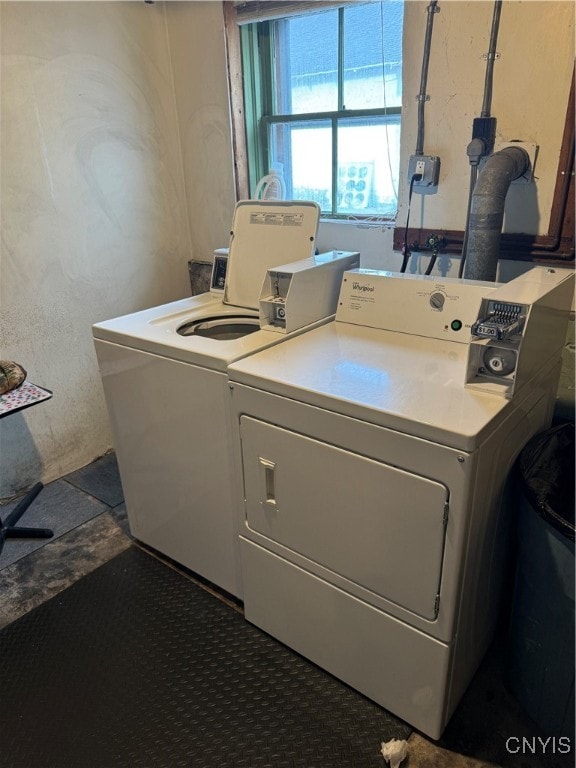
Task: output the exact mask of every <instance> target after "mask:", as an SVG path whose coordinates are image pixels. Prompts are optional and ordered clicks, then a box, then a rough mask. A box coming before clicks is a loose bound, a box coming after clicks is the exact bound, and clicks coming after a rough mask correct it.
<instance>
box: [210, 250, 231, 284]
mask: <svg viewBox="0 0 576 768" xmlns="http://www.w3.org/2000/svg"><path fill="white" fill-rule="evenodd" d="M228 250H229V249H228V248H217V249H216V250H215V251H214V262H213V264H212V276H211V278H210V293H215V294H218V295H220V294H224V288H225V287H226V271H227V269H228Z"/></svg>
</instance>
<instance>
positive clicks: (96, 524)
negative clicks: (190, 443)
mask: <svg viewBox="0 0 576 768" xmlns="http://www.w3.org/2000/svg"><path fill="white" fill-rule="evenodd" d="M55 503H56V504H59V505H60V506H59V514H60V517H65V518H66V520H65V521H64V527H66V526H68V528H69V530H67V531H62V530H55V533H56V537H55V538H54V539H51V540H49V541H47V542H37V541H36V542H17V541H16V540H11V541H9V542H7V544H6V546H5V552H7V553H8V552H10V549H11V548H12V547H29V548H30V549H29V551H28V552H23V551H21V550H18V554H17V558H18V559H15V561H14V562H11V563H10V564H8V565H5V566H3V562H2V560H1V559H0V629H1V627H3V626H6V625H7V624H9V623H10V622H12V621H15V620H16V619H18V618H19V617H20V616H22V615H23V614H24V613H26V612H27V611H30V610H31V609H32V608H34V607H35V606H37V605H39V604H41V603H42V602H43V601H45V600H48V599H49V598H51V597H53V596H54V595H56V594H58V593H59V592H60V591H62V590H64V589H66V587H68V586H70V585H71V584H72V583H74V582H75V581H76V580H78V579H80V578H81V577H82V576H84V575H85V574H87V573H89V572H91V571H92V570H94V569H95V568H97V567H98V566H99V565H102V564H103V563H105V562H107V561H108V560H110V559H111V558H113V557H115V556H116V555H117V554H119V553H120V552H122V551H123V550H124V549H126V548H127V547H129V546H131V545H132V544H134V541H133V539H132V537H131V536H130V532H129V529H128V524H127V517H126V510H125V506H124V504H123V494H122V487H121V483H120V478H119V475H118V469H117V465H116V461H115V457H114V455H113V454H109V455H106V456H104V457H102V458H100V459H98V460H97V461H95V462H93V463H92V464H90V465H88V466H87V467H84V468H82V469H80V470H78V471H76V472H73V473H71V474H70V475H68V476H66V477H64V478H61V479H60V480H58V481H56V482H55V483H51V484H49V485H48V486H47V487H46V488H45V489H44V490H43V491H42V493H41V494H40V496H39V497H38V498H37V500H36V501H35V502H34V505H33V507H31V508H30V510H29V511H28V512H26V518H25V522H24V520H23V522H22V524H26V525H33V524H36V525H38V524H40V522H41V521H44V520H46V517H48V518H50V515H51V510H52V509H53V505H54V504H55ZM5 511H6V507H4V509H3V513H4V512H5ZM33 514H34V515H35V516H36V517H35V518H33ZM53 520H54V518H53V519H52V522H51V523H50V525H52V526H54V522H53ZM43 524H44V525H46V523H45V522H44V523H43ZM56 527H57V526H56ZM3 554H4V553H3ZM6 557H8V555H6ZM9 557H10V558H12V559H13V558H14V550H12V554H10V556H9ZM504 667H505V651H504V643H503V642H502V641H501V640H498V639H497V640H496V642H495V643H494V645H493V647H492V649H491V651H490V652H489V653H488V655H487V657H486V659H485V661H484V663H483V664H482V666H481V668H480V670H479V672H478V674H477V675H476V677H475V678H474V680H473V681H472V684H471V686H470V688H469V690H468V691H467V693H466V694H465V696H464V699H463V701H462V703H461V705H460V706H459V707H458V709H457V710H456V713H455V715H454V717H453V718H452V721H451V723H450V724H449V725H448V727H447V729H446V732H445V734H444V737H443V738H442V740H441V741H440V742H438V743H433V742H431V741H430V740H428V739H426V738H424V737H422V736H421V735H419V734H417V733H413V734H412V736H411V737H410V739H409V756H408V758H407V760H406V761H405V762H404V763H403V764H402V765H403V768H424V767H426V768H481V767H482V766H494V765H496V766H498V765H499V766H503V767H504V768H540V767H541V766H542V767H543V768H568V766H573V765H574V753H573V752H571V754H568V755H565V754H560V752H559V750H558V749H552V748H551V747H550V745H549V748H548V751H546V752H543V750H542V748H541V747H540V746H539V745H540V742H538V741H537V739H538V737H539V736H540V737H544V738H545V736H544V734H542V733H541V732H540V731H539V730H538V728H537V726H536V725H535V724H534V723H533V722H532V721H531V720H530V719H529V718H528V717H527V716H525V714H524V713H523V711H522V709H521V707H520V706H519V704H518V703H517V702H516V700H515V699H514V698H513V697H512V696H511V695H510V693H509V692H508V691H507V690H506V688H505V686H504V684H503V681H502V677H503V669H504ZM523 738H526V739H527V744H528V746H527V747H525V748H522V744H525V742H523V741H522V739H523ZM506 744H508V745H509V749H506ZM532 745H534V746H535V749H534V750H532V749H531V746H532ZM385 765H386V764H385V762H384V759H383V758H382V766H383V768H385ZM74 768H83V766H74ZM101 768H114V767H113V766H102V767H101ZM342 768H346V766H344V765H343V766H342Z"/></svg>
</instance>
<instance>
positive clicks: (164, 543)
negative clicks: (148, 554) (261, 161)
mask: <svg viewBox="0 0 576 768" xmlns="http://www.w3.org/2000/svg"><path fill="white" fill-rule="evenodd" d="M318 216H319V209H318V206H317V205H315V204H314V203H292V202H282V203H274V202H258V203H254V202H252V201H246V202H241V203H238V205H237V206H236V210H235V214H234V221H233V225H232V233H231V235H232V236H231V240H230V249H229V256H228V270H227V274H226V282H225V290H224V291H223V292H222V291H220V295H218V293H214V294H213V293H205V294H202V295H200V296H195V297H192V298H188V299H183V300H182V301H176V302H172V303H170V304H165V305H163V306H159V307H154V308H152V309H148V310H145V311H142V312H137V313H134V314H131V315H126V316H124V317H120V318H116V319H113V320H109V321H107V322H103V323H98V324H97V325H94V326H93V336H94V344H95V348H96V353H97V357H98V365H99V368H100V373H101V376H102V383H103V387H104V393H105V397H106V403H107V407H108V412H109V416H110V423H111V429H112V434H113V439H114V446H115V449H116V454H117V458H118V466H119V469H120V476H121V479H122V487H123V489H124V496H125V501H126V508H127V512H128V520H129V524H130V529H131V531H132V533H133V535H134V536H135V537H136V538H138V539H140V540H141V541H143V542H144V543H146V544H148V545H150V546H151V547H154V548H155V549H157V550H159V551H160V552H162V553H164V554H166V555H168V556H169V557H171V558H172V559H174V560H175V561H177V562H178V563H180V564H182V565H184V566H186V567H188V568H190V569H191V570H193V571H195V572H196V573H197V574H199V575H201V576H202V577H204V578H206V579H207V580H209V581H210V582H212V583H214V584H216V585H217V586H218V587H221V588H222V589H224V590H226V591H228V592H230V593H231V594H233V595H236V596H241V595H242V584H241V580H240V570H239V556H238V537H237V525H236V518H235V515H234V514H233V501H232V495H231V489H230V476H231V455H232V451H231V443H230V415H229V390H228V381H227V375H226V368H227V365H228V364H229V363H230V362H231V361H233V360H238V359H239V358H242V357H244V356H246V355H249V354H252V353H253V352H255V351H257V350H260V349H263V348H265V347H267V346H270V345H272V344H278V343H280V342H283V341H284V340H285V339H286V338H287V336H288V335H290V334H288V335H287V336H283V335H281V334H278V333H274V332H272V331H266V330H260V323H259V319H258V318H259V313H258V304H259V296H260V290H261V286H262V283H263V280H264V277H265V275H266V272H267V269H268V268H271V267H277V266H278V265H281V264H285V263H287V262H291V261H294V260H296V259H304V258H306V259H312V260H316V259H318V260H320V259H321V258H322V257H321V256H318V257H311V256H310V254H311V253H313V250H314V245H315V238H316V231H317V226H318ZM329 258H330V259H333V260H334V263H335V265H336V266H337V268H338V270H339V272H338V275H337V276H336V279H337V282H335V292H334V298H333V304H332V306H333V308H332V310H331V313H332V315H333V314H334V311H335V305H336V299H337V296H338V287H339V284H340V279H341V274H342V272H343V271H344V270H345V269H347V268H348V266H349V264H350V263H352V262H355V263H357V262H358V254H350V253H344V252H336V251H335V252H333V254H331V255H329ZM221 267H222V264H221V263H219V262H218V261H216V263H215V268H214V272H213V281H212V285H213V288H214V289H215V292H216V291H217V290H218V287H219V286H220V287H221V285H222V277H223V276H222V269H221ZM332 278H334V274H332ZM327 314H330V313H327ZM182 328H185V329H186V332H187V333H191V334H192V335H181V333H179V332H178V330H179V329H182ZM297 332H300V331H297ZM292 335H293V334H292Z"/></svg>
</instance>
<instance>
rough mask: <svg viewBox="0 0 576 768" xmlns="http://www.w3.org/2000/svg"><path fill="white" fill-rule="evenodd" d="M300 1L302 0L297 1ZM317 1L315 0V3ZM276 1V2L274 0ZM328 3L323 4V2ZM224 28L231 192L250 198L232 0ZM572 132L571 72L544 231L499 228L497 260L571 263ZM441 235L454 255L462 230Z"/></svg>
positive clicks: (419, 238) (398, 235)
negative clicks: (528, 232) (230, 128)
mask: <svg viewBox="0 0 576 768" xmlns="http://www.w3.org/2000/svg"><path fill="white" fill-rule="evenodd" d="M300 2H301V4H304V0H300ZM321 4H323V3H322V0H315V5H316V7H317V8H319V7H320V5H321ZM276 5H277V6H280V5H281V2H278V0H276ZM324 5H329V3H324ZM222 6H223V14H224V27H225V42H226V55H227V63H228V89H229V91H228V92H229V97H230V113H231V123H232V145H233V146H232V149H233V162H234V171H235V173H234V178H235V191H236V199H237V200H246V199H248V198H249V197H250V183H249V173H248V152H247V144H246V128H245V123H244V80H243V73H242V56H241V47H240V25H239V23H238V14H237V7H236V3H235V2H234V0H223V3H222ZM575 140H576V132H575V101H574V72H573V74H572V85H571V89H570V93H569V97H568V104H567V110H566V119H565V124H564V134H563V139H562V145H561V150H560V156H559V161H558V169H557V178H556V187H555V190H554V197H553V201H552V206H551V210H550V220H549V227H548V234H546V235H524V234H519V233H517V234H513V233H504V234H503V235H502V241H501V253H500V258H501V259H511V260H516V261H526V262H535V263H542V264H551V265H554V264H556V265H561V266H566V267H572V268H574V261H575V232H574V207H575V192H574V165H575V163H574V146H575ZM404 234H405V231H404V228H403V227H396V228H395V229H394V240H393V248H394V250H395V251H399V250H401V248H402V243H403V240H404ZM430 234H435V235H437V234H438V232H437V230H434V231H432V230H429V229H410V230H409V231H408V241H409V242H411V243H412V242H417V243H424V242H426V238H427V237H428V235H430ZM442 234H443V235H444V236H445V238H446V248H445V251H444V252H446V253H448V254H451V253H452V254H456V255H459V254H461V252H462V243H463V238H464V232H463V231H461V230H450V231H446V232H443V233H442Z"/></svg>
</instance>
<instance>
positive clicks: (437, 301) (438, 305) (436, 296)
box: [430, 291, 446, 312]
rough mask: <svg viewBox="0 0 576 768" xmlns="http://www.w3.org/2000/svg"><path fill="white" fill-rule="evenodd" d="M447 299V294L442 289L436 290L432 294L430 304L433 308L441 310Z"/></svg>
mask: <svg viewBox="0 0 576 768" xmlns="http://www.w3.org/2000/svg"><path fill="white" fill-rule="evenodd" d="M445 301H446V294H444V293H442V292H441V291H434V293H432V294H431V295H430V306H431V307H432V309H436V310H438V311H439V312H440V311H441V310H442V309H443V308H444V302H445Z"/></svg>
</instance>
